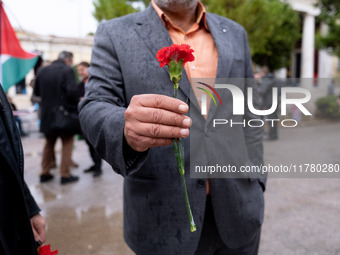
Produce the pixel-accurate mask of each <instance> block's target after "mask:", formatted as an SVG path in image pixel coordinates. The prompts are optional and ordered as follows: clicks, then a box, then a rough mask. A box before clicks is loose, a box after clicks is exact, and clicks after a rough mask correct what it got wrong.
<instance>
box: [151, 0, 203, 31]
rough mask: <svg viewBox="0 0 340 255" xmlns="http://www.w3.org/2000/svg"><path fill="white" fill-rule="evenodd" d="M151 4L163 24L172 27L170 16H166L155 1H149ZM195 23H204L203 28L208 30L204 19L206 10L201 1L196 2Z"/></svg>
mask: <svg viewBox="0 0 340 255" xmlns="http://www.w3.org/2000/svg"><path fill="white" fill-rule="evenodd" d="M151 4H152V7H153V8H154V9H155V11H156V13H157V15H158V17H159V18H160V19H161V21H162V22H163V24H164V25H165V26H167V25H168V24H170V25H171V26H172V27H174V25H173V22H172V21H171V20H170V18H169V17H168V16H166V14H165V13H164V12H163V11H162V9H161V8H159V7H158V6H157V4H156V3H155V1H154V0H152V1H151ZM196 23H197V24H200V23H202V24H203V25H204V27H205V29H206V30H208V31H209V28H208V25H207V21H206V11H205V8H204V6H203V4H202V3H201V2H198V4H197V17H196Z"/></svg>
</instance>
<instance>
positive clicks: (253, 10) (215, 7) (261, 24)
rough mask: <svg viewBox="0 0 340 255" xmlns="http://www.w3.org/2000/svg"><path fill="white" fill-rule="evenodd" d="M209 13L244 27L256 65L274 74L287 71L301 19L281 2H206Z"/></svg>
mask: <svg viewBox="0 0 340 255" xmlns="http://www.w3.org/2000/svg"><path fill="white" fill-rule="evenodd" d="M203 3H204V4H205V7H206V9H207V10H208V11H210V12H213V13H216V14H219V15H221V16H224V17H227V18H229V19H232V20H234V21H236V22H237V23H239V24H241V25H242V26H243V27H244V28H245V29H246V31H247V33H248V37H249V45H250V50H251V53H252V58H253V61H254V62H255V63H256V64H258V65H261V66H263V65H267V66H268V67H269V69H270V70H271V71H274V70H276V69H279V68H281V67H287V66H288V65H289V61H290V53H291V51H292V49H293V48H294V46H295V44H296V41H297V40H298V39H299V37H300V27H299V16H298V14H297V12H295V11H293V9H292V8H291V6H290V5H289V4H288V3H286V2H282V1H280V0H203Z"/></svg>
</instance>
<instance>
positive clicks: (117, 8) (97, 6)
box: [93, 0, 138, 22]
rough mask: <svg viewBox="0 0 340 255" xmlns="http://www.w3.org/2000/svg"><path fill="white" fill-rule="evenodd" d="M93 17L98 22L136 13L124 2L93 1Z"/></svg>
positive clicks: (117, 0) (114, 0) (109, 0)
mask: <svg viewBox="0 0 340 255" xmlns="http://www.w3.org/2000/svg"><path fill="white" fill-rule="evenodd" d="M93 5H94V12H93V16H94V17H95V19H96V20H97V21H98V22H101V21H103V20H109V19H113V18H117V17H120V16H123V15H126V14H129V13H133V12H136V11H138V10H137V9H135V8H133V7H132V6H131V4H129V3H127V1H125V0H95V1H94V2H93Z"/></svg>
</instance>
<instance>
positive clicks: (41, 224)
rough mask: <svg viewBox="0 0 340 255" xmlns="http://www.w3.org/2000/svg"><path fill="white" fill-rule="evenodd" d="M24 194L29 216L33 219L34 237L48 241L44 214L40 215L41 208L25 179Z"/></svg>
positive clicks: (41, 240)
mask: <svg viewBox="0 0 340 255" xmlns="http://www.w3.org/2000/svg"><path fill="white" fill-rule="evenodd" d="M24 196H25V202H26V206H27V209H28V213H29V217H30V220H31V225H32V231H33V234H34V239H35V241H40V242H41V243H44V242H45V241H46V229H45V226H46V223H45V219H44V217H43V216H41V215H40V208H39V206H38V205H37V203H36V202H35V200H34V198H33V196H32V194H31V192H30V190H29V189H28V187H27V184H26V182H25V181H24Z"/></svg>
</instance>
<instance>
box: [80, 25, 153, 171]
mask: <svg viewBox="0 0 340 255" xmlns="http://www.w3.org/2000/svg"><path fill="white" fill-rule="evenodd" d="M106 25H107V23H104V24H100V25H99V26H98V28H97V32H96V34H95V41H94V46H93V49H92V57H91V65H90V68H89V79H88V81H87V83H86V85H85V97H84V100H82V101H81V102H80V104H79V116H80V123H81V126H82V129H83V132H84V134H85V136H86V137H87V139H88V140H89V141H90V142H91V143H92V145H93V146H94V148H95V149H96V151H97V152H98V153H99V155H100V156H101V157H102V158H103V159H104V160H106V161H107V162H108V163H109V164H110V165H111V166H112V167H113V169H114V171H116V172H117V173H119V174H121V175H123V176H126V175H129V174H131V173H133V172H135V171H137V170H138V169H139V168H140V167H141V165H142V164H143V162H144V160H145V158H146V157H147V154H148V151H146V152H142V153H140V152H136V151H134V150H133V149H132V148H131V147H129V146H128V145H127V143H126V141H125V138H124V125H125V118H124V114H125V110H126V108H127V105H128V102H127V100H126V98H125V84H124V78H123V74H122V70H121V69H120V64H119V58H118V54H117V52H116V50H115V44H114V41H113V39H112V37H111V36H110V34H109V32H108V29H107V27H106ZM114 29H122V28H115V27H113V26H112V25H111V26H110V31H112V30H114Z"/></svg>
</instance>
